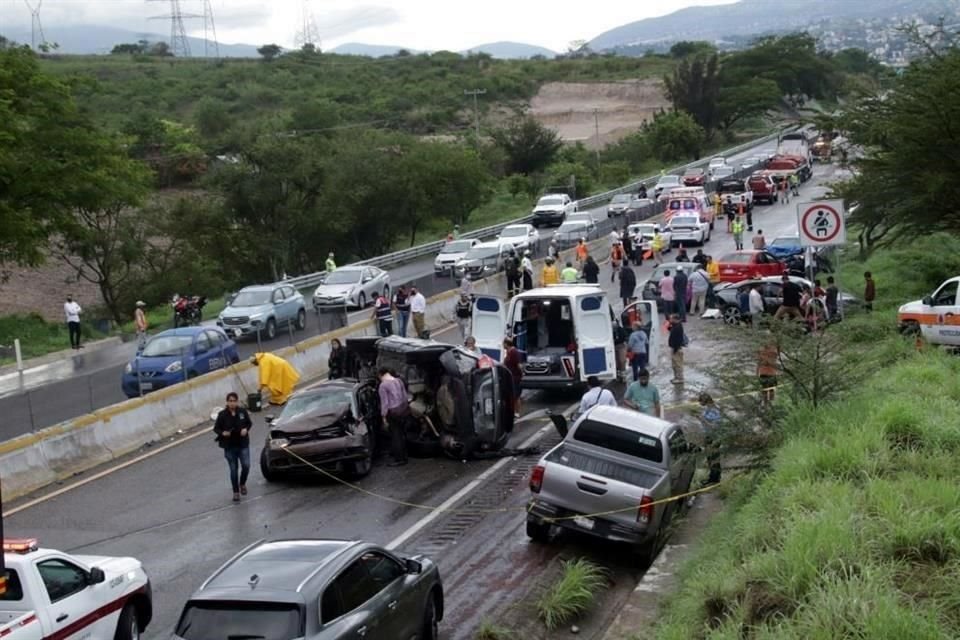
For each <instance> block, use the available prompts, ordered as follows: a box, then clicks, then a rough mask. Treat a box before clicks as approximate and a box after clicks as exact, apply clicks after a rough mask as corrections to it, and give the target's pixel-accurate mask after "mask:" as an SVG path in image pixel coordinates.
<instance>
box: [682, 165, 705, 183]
mask: <svg viewBox="0 0 960 640" xmlns="http://www.w3.org/2000/svg"><path fill="white" fill-rule="evenodd" d="M706 181H707V172H706V171H704V170H703V168H702V167H693V168H691V169H687V170H686V171H685V172H684V173H683V185H684V186H686V187H702V186H703V185H704V183H705V182H706Z"/></svg>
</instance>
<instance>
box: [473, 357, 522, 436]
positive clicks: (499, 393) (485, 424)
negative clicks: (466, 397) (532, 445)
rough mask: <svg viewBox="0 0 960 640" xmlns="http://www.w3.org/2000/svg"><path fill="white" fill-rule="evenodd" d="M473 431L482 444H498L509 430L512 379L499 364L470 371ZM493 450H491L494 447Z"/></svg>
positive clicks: (512, 419)
mask: <svg viewBox="0 0 960 640" xmlns="http://www.w3.org/2000/svg"><path fill="white" fill-rule="evenodd" d="M470 387H471V389H472V390H473V397H472V398H471V399H470V400H471V406H472V414H473V430H474V432H475V433H476V435H477V437H478V438H479V440H480V442H481V443H482V444H486V445H498V444H500V443H502V441H503V440H504V438H505V437H506V435H507V434H509V433H511V432H512V431H513V421H514V413H513V403H512V402H506V401H505V399H506V398H509V397H511V396H512V394H513V377H512V376H511V375H510V372H509V370H508V369H507V368H506V367H504V366H503V365H496V366H493V367H482V368H478V369H474V370H473V371H471V372H470ZM494 448H495V447H494Z"/></svg>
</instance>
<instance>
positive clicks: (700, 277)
mask: <svg viewBox="0 0 960 640" xmlns="http://www.w3.org/2000/svg"><path fill="white" fill-rule="evenodd" d="M694 264H696V263H694ZM690 285H691V287H692V289H693V299H692V300H691V301H690V313H693V314H702V313H705V312H706V310H707V292H708V291H710V276H709V275H707V272H706V271H704V270H703V267H699V266H698V267H697V270H696V271H694V272H693V273H692V274H691V275H690Z"/></svg>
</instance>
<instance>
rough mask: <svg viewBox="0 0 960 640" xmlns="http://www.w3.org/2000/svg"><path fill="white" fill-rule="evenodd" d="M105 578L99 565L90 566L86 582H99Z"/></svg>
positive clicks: (91, 583) (90, 583)
mask: <svg viewBox="0 0 960 640" xmlns="http://www.w3.org/2000/svg"><path fill="white" fill-rule="evenodd" d="M106 579H107V576H106V575H104V573H103V569H101V568H100V567H92V568H91V569H90V573H89V574H88V575H87V584H89V585H94V584H100V583H102V582H103V581H104V580H106Z"/></svg>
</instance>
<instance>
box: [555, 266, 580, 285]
mask: <svg viewBox="0 0 960 640" xmlns="http://www.w3.org/2000/svg"><path fill="white" fill-rule="evenodd" d="M579 278H580V274H579V273H577V270H576V269H574V268H573V267H567V268H566V269H564V270H563V271H561V272H560V279H561V280H563V281H564V283H566V284H576V282H577V280H578V279H579Z"/></svg>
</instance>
